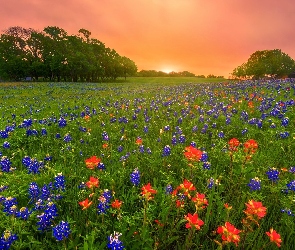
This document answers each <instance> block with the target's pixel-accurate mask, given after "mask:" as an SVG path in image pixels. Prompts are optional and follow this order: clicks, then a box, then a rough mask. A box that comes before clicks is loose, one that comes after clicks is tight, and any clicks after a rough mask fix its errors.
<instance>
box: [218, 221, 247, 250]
mask: <svg viewBox="0 0 295 250" xmlns="http://www.w3.org/2000/svg"><path fill="white" fill-rule="evenodd" d="M216 232H217V233H218V234H221V238H222V240H223V241H225V243H229V242H233V243H235V245H236V246H238V243H239V241H240V235H239V233H240V232H241V230H238V229H237V228H235V226H234V225H232V224H230V223H229V222H225V225H224V226H220V227H218V228H217V231H216Z"/></svg>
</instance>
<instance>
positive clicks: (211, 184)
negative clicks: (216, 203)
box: [207, 177, 215, 189]
mask: <svg viewBox="0 0 295 250" xmlns="http://www.w3.org/2000/svg"><path fill="white" fill-rule="evenodd" d="M214 185H215V180H214V179H213V178H212V177H211V178H210V179H209V180H208V185H207V188H209V189H212V188H213V187H214Z"/></svg>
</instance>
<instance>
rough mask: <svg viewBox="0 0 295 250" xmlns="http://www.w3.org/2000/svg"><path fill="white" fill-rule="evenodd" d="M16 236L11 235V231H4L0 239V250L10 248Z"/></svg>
mask: <svg viewBox="0 0 295 250" xmlns="http://www.w3.org/2000/svg"><path fill="white" fill-rule="evenodd" d="M17 238H18V237H17V235H16V234H12V233H11V231H9V230H5V231H4V233H3V234H2V236H1V238H0V249H3V250H6V249H9V248H10V247H11V244H12V243H13V242H14V241H16V240H17Z"/></svg>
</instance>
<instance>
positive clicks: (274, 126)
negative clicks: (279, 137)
mask: <svg viewBox="0 0 295 250" xmlns="http://www.w3.org/2000/svg"><path fill="white" fill-rule="evenodd" d="M269 127H270V128H276V127H277V126H276V124H275V123H271V124H270V126H269Z"/></svg>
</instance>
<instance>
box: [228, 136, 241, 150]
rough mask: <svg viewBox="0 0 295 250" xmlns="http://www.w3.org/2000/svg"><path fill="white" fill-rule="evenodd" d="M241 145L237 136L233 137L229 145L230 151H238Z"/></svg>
mask: <svg viewBox="0 0 295 250" xmlns="http://www.w3.org/2000/svg"><path fill="white" fill-rule="evenodd" d="M239 145H240V142H239V140H238V139H237V138H232V139H230V140H229V142H228V146H229V150H230V151H237V150H238V146H239Z"/></svg>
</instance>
